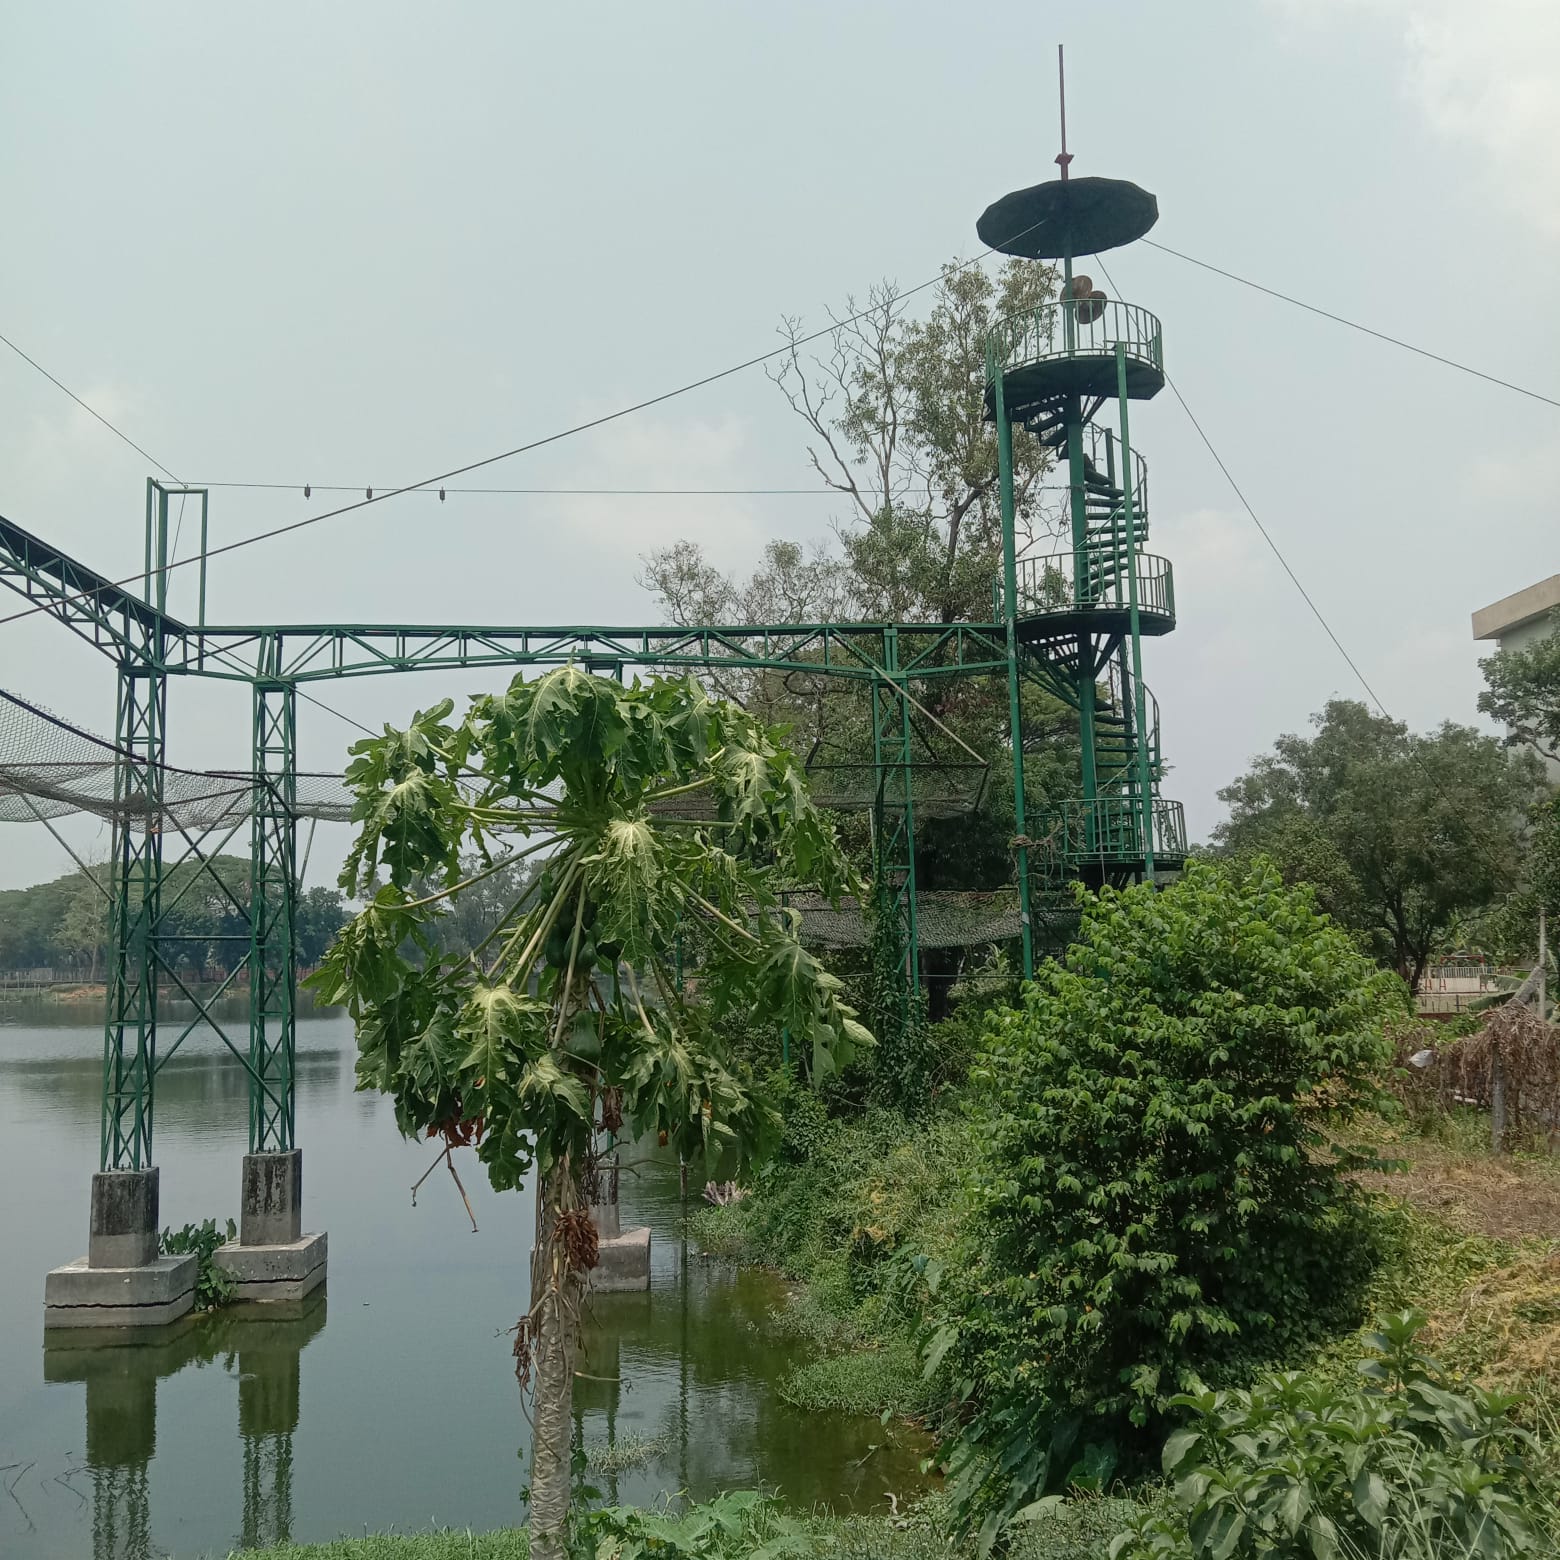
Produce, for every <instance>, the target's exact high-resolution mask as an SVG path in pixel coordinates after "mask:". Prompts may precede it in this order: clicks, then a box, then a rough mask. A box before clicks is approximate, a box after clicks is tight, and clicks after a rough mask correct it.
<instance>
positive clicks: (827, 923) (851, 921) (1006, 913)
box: [783, 888, 1023, 949]
mask: <svg viewBox="0 0 1560 1560" xmlns="http://www.w3.org/2000/svg"><path fill="white" fill-rule="evenodd" d="M783 899H784V902H785V904H786V905H787V906H788V907H789V908H791V909H793V910H799V911H800V912H801V916H802V941H803V942H806V943H810V944H813V945H815V946H817V947H819V948H861V947H864V946H866V944H868V943H870V942H871V941H872V919H873V917H872V906H871V904H870V903H868V904H863V903H862V902H861V901H860V900H858V899H852V898H850V897H845V898H842V899H841V900H840V903H839V908H838V909H836V908H835V907H834V906H833V905H831V904H830V903H829V901H828V900H827V899H825V898H824V897H823V895H821V894H804V893H794V894H786V895H784V896H783ZM915 904H916V911H915V924H916V941H917V942H918V944H919V945H920V946H921V947H922V948H923V949H925V948H968V947H971V946H973V945H976V944H979V943H994V942H1006V941H1008V939H1009V938H1013V937H1017V936H1018V935H1019V934H1020V932H1021V931H1022V929H1023V928H1022V925H1021V923H1020V921H1019V915H1018V891H1017V890H1016V889H1010V888H1009V889H997V890H995V891H994V892H992V893H959V892H944V891H938V892H928V893H920V894H917V895H916V900H915Z"/></svg>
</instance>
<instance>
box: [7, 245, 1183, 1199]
mask: <svg viewBox="0 0 1560 1560" xmlns="http://www.w3.org/2000/svg"><path fill="white" fill-rule="evenodd" d="M1071 280H1072V278H1071V265H1070V262H1069V263H1068V266H1067V282H1068V285H1069V287H1070V284H1071ZM1112 311H1115V312H1112ZM1102 318H1103V327H1102V326H1101V320H1102ZM1159 354H1160V346H1159V327H1158V321H1157V320H1154V319H1153V317H1152V316H1151V315H1147V314H1146V311H1143V310H1139V309H1136V308H1135V307H1133V306H1128V305H1114V304H1112V305H1108V306H1106V308H1105V309H1104V310H1103V311H1100V310H1096V311H1093V312H1090V313H1088V314H1087V315H1085V314H1084V313H1083V312H1082V311H1081V309H1080V306H1079V304H1078V303H1075V302H1073V301H1072V300H1071V299H1070V298H1069V297H1068V296H1066V295H1064V298H1063V300H1062V301H1061V302H1059V303H1057V304H1053V305H1048V306H1046V307H1045V308H1042V309H1040V310H1036V311H1034V313H1033V315H1031V316H1024V317H1022V318H1020V319H1017V320H1014V321H1006V322H1004V323H1003V324H1002V325H1001V326H1000V327H999V328H998V329H997V330H996V331H995V332H994V333H993V336H992V339H991V341H990V343H989V347H988V357H987V376H988V391H987V394H988V411H989V412H990V415H991V417H992V420H993V421H994V422H995V424H996V431H997V442H998V467H999V471H998V487H999V495H1000V503H1001V514H1002V531H1003V568H1002V576H1001V578H1000V579H999V580H997V581H995V582H994V590H993V613H992V618H991V620H990V621H987V622H966V623H946V624H944V623H936V624H924V623H792V624H771V625H759V626H753V625H731V626H704V627H696V628H682V627H675V626H669V625H664V624H661V625H655V626H651V627H630V628H624V627H606V626H589V625H585V626H567V627H548V628H537V627H524V626H514V625H476V624H471V625H426V624H386V623H377V624H376V623H347V624H343V623H324V624H290V625H213V624H209V623H207V621H206V617H205V594H206V593H205V561H204V559H205V551H204V538H205V534H206V516H207V502H206V499H207V496H206V494H205V492H204V491H202V490H198V489H184V488H176V487H169V486H166V485H164V484H161V483H158V482H156V481H152V482H149V483H148V487H147V511H146V513H147V541H146V560H147V569H146V575H145V577H144V578H143V580H142V590H141V591H140V593H139V594H137V593H132V592H128V591H126V590H124V589H122V588H121V587H120V586H119V585H117V584H115V583H114V582H112V581H110V580H107V579H105V578H103V577H102V576H100V575H98V574H96V573H94V572H93V571H92V570H90V569H88V568H86V567H85V566H84V565H83V564H81V563H79V562H77V561H76V560H75V559H73V558H70V557H68V556H66V555H65V554H63V553H61V552H59V551H58V550H57V549H55V548H53V547H51V546H50V545H49V544H48V543H46V542H44V541H42V540H40V539H39V538H37V537H35V536H33V535H31V534H30V533H29V532H27V531H24V530H23V529H22V528H21V527H19V526H16V525H14V524H12V523H11V522H10V521H7V520H4V519H0V583H3V584H5V585H7V586H9V587H10V588H11V589H12V590H14V591H16V592H18V593H19V594H20V595H22V596H23V597H24V598H26V599H27V600H28V601H29V602H30V603H32V604H33V605H34V606H35V607H36V608H37V609H38V610H39V611H40V612H42V613H45V614H47V615H49V616H51V617H53V618H55V619H56V620H57V621H59V622H61V623H63V624H65V625H66V627H68V628H69V629H71V630H72V631H73V632H74V633H76V634H78V635H79V636H81V637H82V638H83V639H85V640H86V641H87V642H88V643H90V644H92V645H94V646H95V647H96V648H97V649H99V650H101V651H102V652H103V653H105V654H106V655H108V656H109V657H110V658H112V659H113V661H114V662H115V663H116V666H117V669H118V678H119V697H118V717H117V730H116V746H117V747H118V749H119V755H120V756H119V758H118V759H117V776H118V779H117V795H116V803H117V806H116V819H117V821H116V824H115V849H114V856H113V862H114V867H113V880H112V885H111V907H110V927H111V932H110V944H111V950H112V952H111V959H110V971H109V1001H108V1017H107V1024H106V1030H105V1041H104V1077H103V1133H102V1152H101V1160H102V1168H103V1169H105V1170H110V1169H138V1168H141V1167H142V1166H145V1165H148V1164H150V1163H151V1162H152V1160H151V1156H152V1128H153V1120H152V1117H153V1111H152V1105H153V1098H154V1094H155V1083H156V1077H157V1071H158V1068H159V1067H160V1066H161V1065H162V1064H163V1062H165V1061H166V1060H167V1057H168V1055H170V1054H171V1053H172V1051H173V1050H175V1049H176V1048H177V1047H178V1045H179V1044H180V1043H181V1042H182V1040H183V1039H184V1037H185V1036H186V1035H188V1034H189V1033H190V1032H191V1030H192V1029H193V1028H194V1027H195V1025H196V1024H197V1023H199V1022H202V1021H204V1022H207V1023H210V1024H211V1026H212V1027H213V1028H214V1029H215V1031H216V1032H217V1034H218V1035H219V1037H220V1038H221V1039H222V1040H223V1041H224V1043H225V1044H227V1045H228V1046H229V1048H230V1049H231V1050H232V1051H233V1052H234V1053H235V1054H236V1055H237V1056H239V1058H240V1059H241V1060H242V1062H243V1063H244V1065H245V1067H246V1069H247V1070H248V1073H249V1081H250V1110H249V1140H250V1151H251V1152H252V1153H253V1152H268V1151H284V1150H288V1149H291V1148H293V1147H295V1146H296V1144H295V1136H296V1130H295V1129H296V1122H295V1109H294V1026H295V1015H294V1001H295V975H296V969H295V953H294V921H295V915H296V906H297V897H298V893H299V882H298V867H297V840H296V834H297V816H298V814H297V790H296V776H297V759H296V747H297V740H296V737H297V734H296V709H297V703H296V701H297V690H298V688H299V687H300V686H301V685H305V684H308V683H315V682H323V681H332V680H338V679H342V678H351V677H364V676H379V675H384V674H386V673H394V672H407V671H427V670H444V671H454V670H467V669H472V668H477V667H494V666H506V667H516V668H521V667H547V666H556V665H561V664H564V663H566V662H575V663H577V664H580V665H584V666H586V667H590V668H609V669H611V670H613V671H614V672H616V673H618V674H621V671H622V669H623V668H624V667H626V666H638V667H645V668H647V669H652V670H660V671H665V670H677V669H690V670H694V671H712V670H724V671H745V672H801V673H807V674H809V675H811V676H814V677H816V676H819V675H828V676H830V677H831V678H836V679H840V680H843V681H845V682H847V683H855V684H857V685H858V686H859V687H860V689H861V691H862V693H863V695H864V696H865V697H866V698H867V699H868V701H869V702H870V706H871V714H872V728H871V729H872V765H873V770H874V785H873V787H872V789H871V799H870V804H869V805H870V813H871V821H872V846H873V866H874V873H875V884H874V897H875V904H876V907H877V911H878V914H879V916H880V917H887V918H888V919H889V920H890V922H891V923H892V930H893V933H894V936H895V937H896V939H897V942H896V949H897V950H899V951H900V952H901V953H902V957H901V961H900V962H901V968H902V971H903V975H904V980H903V987H904V991H905V993H906V1010H907V1011H908V1004H909V1001H910V999H911V998H912V996H913V994H914V992H915V990H916V988H917V987H918V985H919V981H920V961H919V956H918V953H919V938H918V907H917V882H916V854H915V831H916V822H917V807H916V801H917V799H916V792H915V784H914V781H915V770H916V765H917V759H916V748H915V727H914V720H913V710H914V709H916V708H918V707H919V706H918V701H917V700H916V698H915V696H914V694H913V693H912V689H913V688H914V687H925V686H926V685H928V684H932V683H935V682H937V681H940V680H942V679H945V678H950V677H969V676H1001V677H1004V678H1005V679H1006V683H1007V688H1008V696H1009V732H1008V740H1009V749H1010V757H1011V762H1012V771H1013V792H1014V830H1013V854H1014V858H1015V866H1016V874H1015V875H1016V884H1017V891H1018V894H1019V899H1020V909H1021V916H1020V920H1021V924H1022V957H1023V971H1024V973H1025V975H1026V976H1027V975H1031V974H1033V971H1034V962H1035V956H1036V949H1037V942H1038V940H1039V939H1038V937H1037V931H1036V927H1037V923H1038V922H1039V921H1040V920H1042V919H1044V916H1043V915H1042V913H1041V912H1042V906H1043V905H1044V904H1046V903H1049V904H1050V905H1051V906H1052V907H1053V908H1054V906H1055V904H1056V903H1057V901H1058V899H1059V897H1060V896H1061V891H1062V890H1063V889H1064V888H1065V886H1066V884H1067V883H1068V882H1070V881H1076V880H1078V879H1080V878H1081V879H1082V880H1084V881H1085V882H1089V883H1094V884H1099V883H1107V882H1124V881H1132V880H1136V879H1140V878H1144V877H1147V878H1149V879H1152V878H1153V877H1154V875H1155V872H1156V869H1158V870H1162V869H1163V868H1164V867H1166V866H1169V867H1174V866H1176V865H1178V864H1179V862H1180V860H1181V858H1183V857H1184V854H1185V828H1184V823H1183V822H1182V821H1181V816H1180V809H1179V804H1178V803H1174V802H1167V801H1164V800H1162V799H1161V798H1160V797H1159V795H1158V791H1157V787H1158V781H1159V777H1160V767H1161V765H1160V749H1159V724H1158V712H1157V706H1156V705H1155V704H1154V703H1153V699H1152V695H1150V694H1149V693H1148V692H1147V689H1146V688H1145V686H1144V683H1143V679H1142V644H1141V641H1142V638H1143V637H1144V636H1145V635H1148V634H1152V633H1163V632H1167V631H1168V629H1169V628H1170V627H1172V626H1173V621H1174V598H1173V594H1172V592H1171V589H1170V577H1169V567H1168V565H1167V564H1164V562H1163V560H1158V559H1151V558H1149V557H1148V556H1147V555H1145V554H1143V553H1142V551H1141V542H1142V540H1143V536H1144V533H1145V531H1146V507H1145V503H1144V498H1143V492H1144V477H1143V468H1142V460H1141V457H1140V456H1138V455H1136V454H1135V453H1134V452H1133V450H1132V448H1131V444H1130V438H1129V429H1128V416H1127V412H1128V402H1129V400H1130V399H1133V398H1139V399H1141V398H1143V397H1144V395H1145V394H1151V393H1153V389H1154V388H1157V384H1156V383H1155V379H1154V376H1155V374H1158V375H1159V378H1160V380H1161V381H1162V364H1161V361H1160V355H1159ZM1145 387H1147V388H1145ZM1111 402H1114V403H1115V407H1116V410H1117V412H1118V420H1117V424H1116V426H1115V427H1114V428H1104V427H1102V425H1101V423H1100V421H1099V418H1100V413H1101V411H1102V408H1104V407H1105V406H1106V405H1107V404H1109V403H1111ZM1015 426H1022V427H1024V428H1026V429H1028V430H1029V431H1030V432H1032V433H1035V434H1036V435H1037V436H1038V437H1039V438H1040V439H1041V440H1042V442H1043V443H1045V444H1047V445H1048V446H1049V447H1050V448H1051V449H1053V450H1054V451H1055V453H1056V458H1057V459H1058V461H1059V462H1064V463H1065V466H1066V470H1067V474H1068V485H1069V489H1070V495H1071V499H1070V506H1069V522H1070V536H1069V541H1070V548H1069V550H1068V551H1067V552H1065V553H1063V554H1058V555H1055V556H1053V557H1052V558H1049V559H1031V558H1020V557H1019V556H1018V548H1017V542H1016V537H1015V525H1016V521H1015V508H1016V505H1015V498H1014V457H1013V441H1012V429H1013V428H1014V427H1015ZM171 497H179V498H181V500H188V499H189V498H191V497H194V498H195V499H196V500H197V501H198V503H199V505H200V516H201V534H202V554H201V562H200V573H201V578H200V590H199V603H200V605H199V615H198V617H197V620H196V621H195V622H194V623H186V622H183V621H181V620H179V619H177V618H175V617H173V616H172V615H171V614H170V613H169V612H168V611H167V573H168V560H167V535H168V513H169V509H168V506H169V500H170V498H171ZM186 676H195V677H205V678H214V679H220V680H229V681H237V682H240V683H243V684H246V685H247V686H248V687H249V689H250V691H251V699H252V706H253V723H252V734H253V740H252V776H253V789H252V797H253V803H252V811H251V818H250V888H249V894H248V900H247V903H239V902H238V901H237V900H236V899H235V898H234V896H233V894H232V891H231V889H230V888H229V886H228V885H227V884H226V883H225V882H224V881H223V880H222V878H221V876H220V874H219V873H217V871H216V870H215V866H214V863H215V860H216V855H217V852H218V851H220V849H221V846H222V844H224V843H226V838H231V835H232V834H233V833H234V832H236V831H235V830H233V829H229V830H228V833H227V836H226V837H225V838H224V840H223V841H222V842H220V843H218V844H217V845H216V846H215V848H211V849H208V848H207V847H206V843H205V841H204V840H203V839H201V838H197V837H195V836H194V835H192V834H191V833H190V832H188V831H187V830H185V829H184V828H183V827H182V826H181V825H179V824H178V822H177V820H176V819H173V818H172V817H171V816H170V815H169V813H168V811H167V809H166V808H165V806H164V799H163V796H162V793H161V783H162V782H161V775H162V765H163V763H164V762H165V757H166V736H167V732H166V726H167V718H166V717H167V687H168V679H169V678H170V677H186ZM1026 683H1035V684H1038V685H1039V686H1040V687H1042V688H1044V689H1045V690H1046V691H1047V692H1049V693H1050V694H1052V695H1053V696H1054V697H1057V698H1060V699H1062V700H1064V701H1065V702H1066V703H1067V704H1069V705H1070V706H1071V707H1072V708H1073V709H1074V710H1076V712H1077V715H1078V727H1079V741H1080V778H1081V780H1082V795H1081V796H1080V797H1078V798H1077V799H1075V800H1073V801H1070V802H1068V803H1065V804H1063V805H1062V806H1060V807H1056V806H1051V807H1049V808H1048V809H1046V810H1044V811H1042V812H1040V813H1039V814H1036V813H1035V812H1034V811H1033V810H1032V809H1031V808H1030V807H1029V805H1028V798H1027V797H1026V794H1025V785H1024V779H1025V776H1024V756H1023V755H1024V742H1023V700H1022V692H1023V688H1024V685H1025V684H1026ZM170 832H172V833H174V834H176V835H177V836H178V837H179V842H180V844H181V847H182V848H181V850H180V853H179V857H178V860H179V861H190V862H194V863H195V864H196V868H197V871H199V872H205V873H209V874H210V876H211V877H212V878H213V879H214V880H215V881H216V882H217V883H218V884H219V886H220V888H221V891H222V892H223V893H224V894H225V895H226V896H227V897H228V898H229V900H230V901H231V902H233V904H234V908H235V909H236V910H237V911H239V912H240V914H241V915H242V916H243V917H244V918H245V919H246V920H247V924H248V933H247V936H246V937H245V938H244V948H243V951H242V956H241V957H240V958H239V959H237V960H234V961H233V969H232V973H231V974H230V975H229V977H228V979H227V981H226V982H225V983H224V985H223V987H222V989H221V991H219V992H218V993H217V994H216V995H217V996H220V995H222V994H223V993H224V992H225V991H227V990H228V989H230V988H231V987H232V986H233V985H234V983H235V982H236V981H237V980H238V978H239V976H240V974H241V972H247V975H248V987H249V1001H250V1017H249V1035H248V1043H247V1045H240V1044H239V1042H238V1041H237V1040H236V1039H235V1038H234V1037H232V1036H230V1035H229V1034H227V1032H226V1030H225V1029H224V1027H223V1025H222V1024H221V1023H220V1022H219V1021H218V1020H217V1019H216V1017H215V1014H214V1012H213V1006H214V1001H215V997H211V998H207V999H204V1000H203V999H202V998H201V997H200V996H198V995H197V994H196V993H195V992H193V991H191V990H190V989H189V987H188V986H187V984H186V983H185V982H184V981H183V979H182V978H181V976H180V975H179V973H178V970H177V968H176V966H175V964H174V962H173V961H172V960H171V959H170V958H168V957H167V956H165V954H164V952H163V950H162V948H161V946H160V944H161V942H162V941H163V940H164V939H165V937H166V931H165V928H166V925H167V917H168V914H169V911H170V909H171V908H172V906H171V905H170V904H168V903H165V902H164V901H165V888H166V884H167V882H168V875H169V873H170V871H171V869H172V867H173V865H175V864H176V863H175V862H173V861H170V860H169V859H168V857H167V854H166V853H165V846H166V844H167V841H168V836H169V834H170ZM188 886H189V884H188V882H186V883H185V884H184V886H183V888H182V889H181V893H182V892H187V891H188ZM164 982H166V984H167V985H168V986H170V987H172V988H175V989H177V990H179V991H180V992H181V993H182V994H183V995H184V996H185V997H186V998H188V999H189V1000H190V1001H191V1002H192V1003H193V1004H194V1008H195V1013H196V1017H195V1018H194V1019H192V1020H191V1021H190V1023H189V1024H187V1025H186V1026H185V1027H184V1029H183V1031H182V1033H181V1034H180V1035H179V1036H178V1037H177V1038H176V1039H175V1040H174V1042H173V1044H172V1045H171V1046H170V1047H168V1048H167V1050H166V1051H165V1052H164V1053H163V1054H162V1055H161V1056H160V1055H159V1054H158V1017H159V1014H158V993H159V988H160V986H161V985H162V984H163V983H164Z"/></svg>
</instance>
